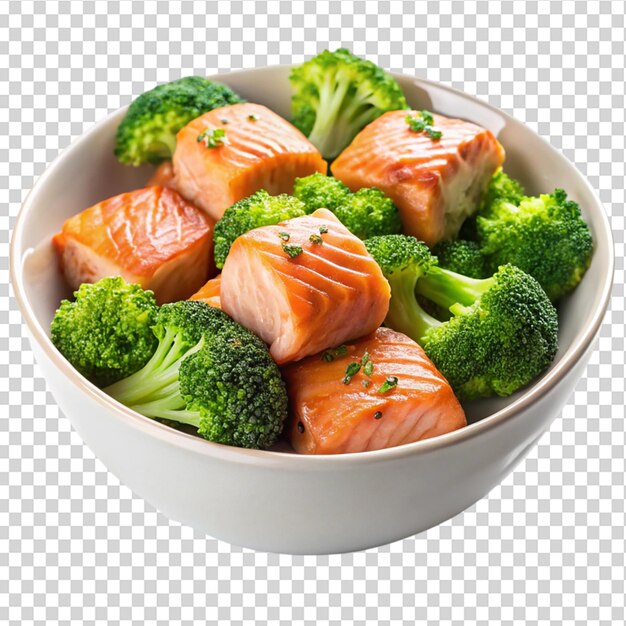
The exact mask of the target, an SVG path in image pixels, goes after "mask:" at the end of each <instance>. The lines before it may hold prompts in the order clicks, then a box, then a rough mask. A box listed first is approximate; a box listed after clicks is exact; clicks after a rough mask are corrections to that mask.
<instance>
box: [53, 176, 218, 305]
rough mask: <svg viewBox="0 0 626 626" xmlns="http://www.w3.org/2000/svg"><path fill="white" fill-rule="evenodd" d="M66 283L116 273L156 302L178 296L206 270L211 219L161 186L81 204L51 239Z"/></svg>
mask: <svg viewBox="0 0 626 626" xmlns="http://www.w3.org/2000/svg"><path fill="white" fill-rule="evenodd" d="M53 244H54V247H55V248H56V250H57V253H58V256H59V260H60V264H61V269H62V271H63V274H64V276H65V279H66V281H67V282H68V284H69V286H70V287H71V288H73V289H77V288H78V287H79V286H80V284H81V283H92V282H96V281H97V280H99V279H100V278H103V277H105V276H122V277H123V278H124V279H126V280H127V281H128V282H130V283H137V284H139V285H141V286H142V287H143V288H144V289H152V290H153V291H154V293H155V296H156V298H157V301H158V302H160V303H162V302H172V301H174V300H184V299H185V298H188V297H189V296H190V295H191V294H192V293H194V292H195V291H197V290H198V289H199V288H200V286H202V284H203V283H205V282H206V280H207V279H208V278H209V276H210V275H211V274H214V273H215V266H214V263H213V222H212V221H211V220H210V219H209V218H208V216H207V215H205V214H204V213H203V212H202V211H200V209H197V208H196V207H195V206H193V205H192V204H190V203H188V202H187V201H186V200H184V199H183V198H181V196H180V195H179V194H178V193H176V192H175V191H174V190H172V189H169V188H167V187H159V186H154V187H146V188H144V189H137V190H135V191H130V192H128V193H122V194H119V195H117V196H113V197H112V198H109V199H107V200H103V201H102V202H99V203H98V204H95V205H94V206H92V207H90V208H88V209H85V210H84V211H82V212H81V213H79V214H78V215H75V216H73V217H71V218H69V219H68V220H66V222H65V223H64V224H63V228H62V229H61V232H60V233H58V234H57V235H56V236H55V237H54V238H53Z"/></svg>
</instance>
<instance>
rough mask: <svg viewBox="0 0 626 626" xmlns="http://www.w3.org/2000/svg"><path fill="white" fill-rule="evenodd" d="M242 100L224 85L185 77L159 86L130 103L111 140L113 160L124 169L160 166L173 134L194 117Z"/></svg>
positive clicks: (171, 148)
mask: <svg viewBox="0 0 626 626" xmlns="http://www.w3.org/2000/svg"><path fill="white" fill-rule="evenodd" d="M238 102H243V100H242V99H241V98H240V97H239V96H238V95H237V94H236V93H235V92H234V91H233V90H232V89H230V87H227V86H226V85H222V84H221V83H216V82H214V81H212V80H208V79H207V78H202V77H200V76H187V77H186V78H181V79H179V80H175V81H172V82H171V83H166V84H164V85H159V86H158V87H155V88H154V89H151V90H150V91H146V92H145V93H143V94H141V95H140V96H139V97H138V98H136V99H135V100H133V102H132V103H131V105H130V106H129V107H128V111H127V113H126V115H125V116H124V119H123V120H122V122H121V124H120V125H119V127H118V129H117V135H116V139H115V156H116V157H117V158H118V160H119V161H120V162H121V163H124V164H125V165H134V166H139V165H141V164H142V163H160V162H161V161H163V160H165V159H169V158H171V157H172V154H173V153H174V148H175V147H176V133H177V132H178V131H179V130H180V129H181V128H182V127H183V126H186V125H187V124H188V123H189V122H191V120H193V119H195V118H196V117H198V116H200V115H202V114H203V113H206V112H207V111H211V110H213V109H217V108H220V107H223V106H227V105H229V104H236V103H238Z"/></svg>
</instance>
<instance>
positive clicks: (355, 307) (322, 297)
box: [220, 209, 390, 364]
mask: <svg viewBox="0 0 626 626" xmlns="http://www.w3.org/2000/svg"><path fill="white" fill-rule="evenodd" d="M220 298H221V304H222V309H223V310H224V311H225V312H226V313H228V314H229V315H230V316H231V317H233V318H234V319H235V320H236V321H237V322H239V323H240V324H242V325H243V326H245V327H246V328H249V329H250V330H251V331H253V332H254V333H256V334H257V335H259V337H261V338H262V339H263V341H265V342H266V343H267V344H269V346H270V354H271V355H272V357H273V358H274V360H275V361H276V362H277V363H279V364H281V363H287V362H288V361H297V360H298V359H301V358H303V357H305V356H308V355H310V354H315V353H316V352H319V351H320V350H325V349H326V348H330V347H331V346H335V345H337V344H339V343H342V342H344V341H349V340H350V339H354V338H356V337H360V336H362V335H365V334H367V333H370V332H372V331H373V330H374V329H375V328H377V327H378V326H380V325H381V324H382V322H383V320H384V319H385V315H386V314H387V310H388V309H389V298H390V290H389V283H388V282H387V281H386V279H385V278H384V276H383V274H382V272H381V271H380V268H379V267H378V265H377V264H376V262H375V261H374V259H373V258H372V257H371V256H370V255H369V254H368V253H367V250H366V249H365V246H364V244H363V242H362V241H361V240H360V239H358V238H357V237H355V236H354V235H353V234H352V233H351V232H350V231H349V230H348V229H347V228H346V227H345V226H344V225H343V224H342V223H341V222H340V221H339V220H338V219H337V218H336V217H335V216H334V215H333V214H332V213H331V212H330V211H328V210H326V209H318V210H317V211H315V212H314V213H312V214H311V215H305V216H303V217H296V218H294V219H291V220H287V221H284V222H280V223H279V224H276V225H274V226H263V227H261V228H255V229H254V230H251V231H249V232H247V233H246V234H244V235H242V236H241V237H238V238H237V239H236V240H235V242H234V243H233V245H232V247H231V249H230V252H229V254H228V257H227V258H226V262H225V264H224V267H223V269H222V287H221V291H220Z"/></svg>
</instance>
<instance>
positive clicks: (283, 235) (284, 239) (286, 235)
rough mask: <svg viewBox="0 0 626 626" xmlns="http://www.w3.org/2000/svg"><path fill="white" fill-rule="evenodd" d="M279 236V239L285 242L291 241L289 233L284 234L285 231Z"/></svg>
mask: <svg viewBox="0 0 626 626" xmlns="http://www.w3.org/2000/svg"><path fill="white" fill-rule="evenodd" d="M278 236H279V237H280V238H281V239H282V240H283V241H289V237H290V235H289V233H286V232H284V231H283V232H280V233H278Z"/></svg>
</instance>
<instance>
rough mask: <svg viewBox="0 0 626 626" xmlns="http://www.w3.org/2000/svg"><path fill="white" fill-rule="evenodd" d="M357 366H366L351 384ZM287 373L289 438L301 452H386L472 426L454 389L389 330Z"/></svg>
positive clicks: (302, 363) (406, 339)
mask: <svg viewBox="0 0 626 626" xmlns="http://www.w3.org/2000/svg"><path fill="white" fill-rule="evenodd" d="M367 362H369V363H371V366H368V365H367ZM352 363H356V364H359V365H361V364H362V363H363V364H362V365H361V367H360V368H359V371H358V372H357V373H355V374H354V375H353V376H352V377H351V378H350V379H349V380H347V379H346V378H345V377H346V371H350V370H348V367H349V366H350V364H352ZM353 367H354V368H356V366H353ZM369 367H371V370H369V369H368V368H369ZM367 373H369V375H367ZM282 374H283V378H284V379H285V381H286V383H287V391H288V393H289V403H290V412H291V417H290V422H289V424H288V425H287V427H286V431H285V432H286V433H287V435H288V437H289V440H290V441H291V445H292V446H293V447H294V449H295V450H296V452H299V453H301V454H342V453H346V452H365V451H367V450H381V449H382V448H392V447H394V446H399V445H402V444H405V443H412V442H414V441H419V440H421V439H428V438H430V437H436V436H437V435H442V434H444V433H448V432H451V431H453V430H457V429H459V428H462V427H463V426H465V425H466V424H467V422H466V419H465V413H464V412H463V408H462V407H461V405H460V404H459V401H458V400H457V398H456V396H455V395H454V392H453V391H452V388H451V387H450V385H449V384H448V382H447V381H446V379H445V378H444V377H443V375H442V374H441V373H440V372H439V371H438V370H437V368H436V367H435V366H434V365H433V363H432V362H431V361H430V359H429V358H428V357H427V356H426V354H425V353H424V351H423V350H422V348H420V346H418V345H417V344H416V343H415V342H414V341H413V340H412V339H409V337H407V336H406V335H403V334H402V333H398V332H396V331H395V330H391V329H390V328H379V329H378V330H376V331H375V332H373V333H372V334H370V335H368V336H367V337H363V338H361V339H359V340H358V341H356V342H350V343H349V344H348V345H347V346H342V347H340V348H338V349H334V350H330V351H328V352H326V353H322V354H316V355H315V356H311V357H308V358H307V359H304V360H302V361H299V362H298V363H291V364H289V365H287V366H285V367H283V368H282ZM394 383H395V384H394Z"/></svg>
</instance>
